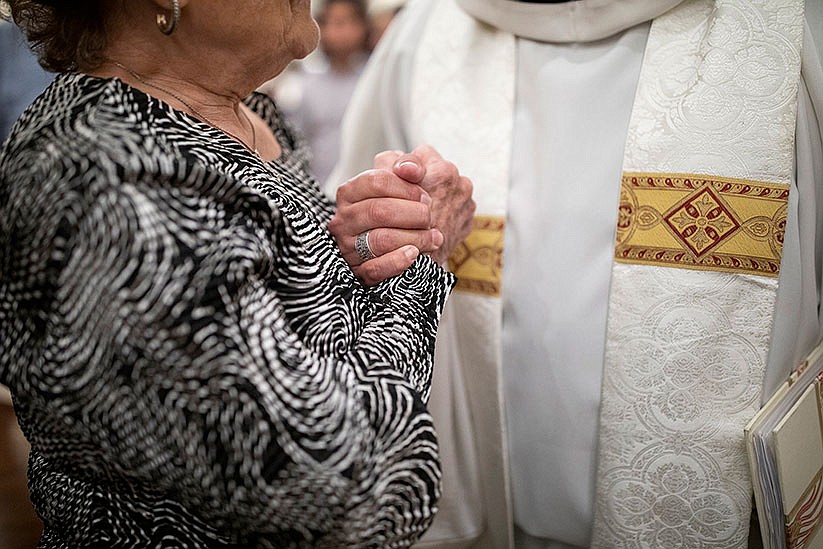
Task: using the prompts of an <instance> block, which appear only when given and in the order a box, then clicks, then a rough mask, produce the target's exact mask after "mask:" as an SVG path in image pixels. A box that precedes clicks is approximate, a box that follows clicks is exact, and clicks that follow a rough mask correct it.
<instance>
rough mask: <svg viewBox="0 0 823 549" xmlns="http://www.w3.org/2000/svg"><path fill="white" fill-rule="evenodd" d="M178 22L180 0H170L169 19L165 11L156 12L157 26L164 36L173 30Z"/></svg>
mask: <svg viewBox="0 0 823 549" xmlns="http://www.w3.org/2000/svg"><path fill="white" fill-rule="evenodd" d="M179 22H180V0H171V21H169V18H168V16H167V15H166V14H165V13H158V14H157V28H159V29H160V32H162V33H163V34H165V35H166V36H168V35H170V34H171V33H173V32H174V29H176V28H177V24H178V23H179Z"/></svg>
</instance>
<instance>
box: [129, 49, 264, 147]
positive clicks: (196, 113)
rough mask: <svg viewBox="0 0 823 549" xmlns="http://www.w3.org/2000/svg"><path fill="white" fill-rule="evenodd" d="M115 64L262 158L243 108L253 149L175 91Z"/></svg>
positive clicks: (254, 133) (254, 131)
mask: <svg viewBox="0 0 823 549" xmlns="http://www.w3.org/2000/svg"><path fill="white" fill-rule="evenodd" d="M113 63H114V65H115V66H117V67H119V68H121V69H123V70H124V71H126V72H127V73H129V74H130V75H131V76H133V77H134V78H135V79H136V80H137V81H139V82H141V83H142V84H145V85H146V86H149V87H150V88H154V89H155V90H158V91H161V92H163V93H165V94H168V95H169V96H171V97H173V98H175V99H176V100H177V101H179V102H180V103H181V104H182V105H183V106H185V107H186V108H187V109H189V110H190V111H191V112H192V114H194V115H195V116H196V117H197V118H199V119H200V120H202V121H203V122H205V123H206V124H208V125H209V126H211V127H213V128H217V129H218V130H220V131H221V132H223V133H225V134H226V135H228V136H229V137H231V138H232V139H234V140H235V141H237V142H238V143H240V144H241V145H243V147H245V148H246V149H248V150H249V151H250V152H252V153H254V154H255V155H257V156H260V152H259V151H258V150H257V131H256V130H255V129H254V123H253V122H252V121H251V119H250V118H249V115H248V114H246V111H244V110H243V107H242V106H240V107H238V109H239V111H240V113H241V114H242V115H243V118H244V119H245V120H246V122H248V124H249V126H251V141H252V143H251V147H249V145H248V144H247V143H246V142H245V141H244V140H242V139H240V137H238V136H237V135H235V134H233V133H232V132H230V131H229V130H227V129H224V128H222V127H220V126H218V125H217V124H215V123H214V122H212V121H211V120H209V118H208V117H207V116H206V115H204V114H203V113H201V112H200V111H198V110H197V109H195V108H194V107H193V106H192V105H191V103H189V102H188V101H186V100H185V99H183V98H182V97H180V96H179V95H178V94H176V93H175V92H173V91H171V90H169V89H167V88H164V87H162V86H158V85H157V84H154V83H152V82H149V81H148V80H146V79H145V78H144V77H143V76H142V75H140V74H139V73H137V72H135V71H133V70H131V69H130V68H128V67H126V66H125V65H123V64H122V63H118V62H117V61H114V62H113Z"/></svg>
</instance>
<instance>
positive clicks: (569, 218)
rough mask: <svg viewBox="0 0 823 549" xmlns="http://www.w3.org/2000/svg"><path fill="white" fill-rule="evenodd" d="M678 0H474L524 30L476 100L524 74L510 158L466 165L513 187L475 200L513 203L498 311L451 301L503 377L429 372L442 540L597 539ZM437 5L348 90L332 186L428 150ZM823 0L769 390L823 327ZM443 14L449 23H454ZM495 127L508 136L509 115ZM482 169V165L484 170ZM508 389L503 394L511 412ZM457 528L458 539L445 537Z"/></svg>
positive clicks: (490, 17) (809, 70)
mask: <svg viewBox="0 0 823 549" xmlns="http://www.w3.org/2000/svg"><path fill="white" fill-rule="evenodd" d="M438 1H446V0H438ZM678 3H679V2H677V1H669V2H657V1H631V0H623V1H617V0H616V1H613V2H604V1H602V0H600V1H594V0H591V1H590V0H580V1H577V2H572V3H569V4H560V5H541V4H525V3H522V4H521V3H516V2H512V1H510V0H474V1H468V0H464V1H463V2H462V5H464V6H465V7H467V8H469V10H470V12H471V14H472V15H473V16H475V17H477V18H479V19H481V20H483V21H484V22H486V23H489V24H491V25H494V26H495V27H498V28H499V29H502V30H501V31H495V30H494V29H492V28H489V29H488V32H497V33H498V34H500V35H501V36H500V39H501V40H506V35H507V34H508V36H511V34H509V33H513V34H514V35H516V36H518V38H517V39H516V50H515V51H516V54H515V58H514V59H512V64H511V67H508V68H506V67H503V68H502V70H501V69H500V68H498V67H490V68H489V70H488V71H486V72H485V73H484V72H483V68H482V67H481V68H478V69H477V75H478V80H477V81H476V82H473V84H474V85H475V86H476V88H477V90H478V94H482V93H485V91H486V90H485V89H484V88H483V87H482V81H481V80H480V78H481V77H486V78H492V77H494V75H495V74H497V73H500V78H502V79H506V78H511V79H512V82H513V84H514V85H513V87H512V89H511V92H510V93H511V95H512V97H511V98H510V99H511V102H512V110H511V114H510V115H509V118H510V130H508V131H510V132H511V135H510V137H509V141H510V143H511V145H512V147H511V152H510V154H509V152H508V151H499V152H498V156H501V157H504V158H503V159H501V160H500V161H499V162H496V163H495V162H489V161H488V159H485V158H484V159H483V162H480V161H478V162H477V163H473V162H468V163H466V162H464V163H462V164H459V165H458V167H459V168H460V169H461V172H463V173H466V174H467V175H469V176H470V177H472V178H473V179H482V178H484V177H486V176H487V174H488V172H493V173H496V171H497V170H504V171H505V174H507V177H506V176H505V175H504V176H503V177H504V178H505V179H507V180H506V181H503V187H505V192H504V193H502V195H501V196H502V198H501V197H500V196H498V197H493V198H488V197H478V204H479V205H480V206H481V208H480V209H479V213H486V214H488V215H501V214H502V215H504V216H505V221H506V223H505V245H504V246H503V248H504V250H505V251H504V253H503V265H504V268H503V273H502V286H503V291H502V294H501V295H500V298H501V299H502V322H500V323H499V325H498V326H491V327H489V326H483V325H482V323H480V322H478V321H477V319H472V318H465V310H466V308H465V307H463V309H462V311H463V312H462V314H463V316H464V317H461V318H455V317H454V314H453V313H452V314H451V315H449V314H448V313H447V316H446V317H445V318H444V324H446V325H448V324H449V323H454V322H462V323H466V322H467V323H472V322H475V323H477V326H473V329H474V330H475V332H476V334H477V340H478V342H484V341H487V340H488V339H489V338H496V339H497V340H498V341H499V354H500V356H501V357H502V361H501V363H500V364H499V365H498V366H499V368H500V369H499V370H498V371H497V372H488V371H484V370H480V371H478V370H475V369H474V368H473V367H474V365H475V362H476V361H474V360H470V358H471V356H470V353H469V360H466V359H465V357H464V360H463V361H462V362H460V361H448V360H447V361H446V362H449V363H452V364H454V363H457V364H460V367H459V368H457V369H445V368H440V369H436V371H435V382H434V385H435V388H434V390H433V394H432V401H431V407H432V411H433V414H434V415H435V422H436V423H437V424H438V429H439V431H440V438H441V445H442V447H443V454H444V502H443V509H441V514H440V516H439V517H438V519H437V521H436V522H435V525H434V526H433V528H432V531H431V532H430V533H429V535H428V536H427V541H428V542H430V543H432V544H433V546H441V547H457V546H460V545H461V543H462V544H463V545H468V544H469V543H470V542H471V541H472V540H474V539H476V538H478V536H481V531H482V537H481V538H480V542H479V544H480V545H482V546H486V547H492V548H497V547H505V546H506V545H507V544H509V543H510V541H509V540H510V535H511V534H510V532H509V531H508V524H509V521H510V520H511V519H510V518H509V513H510V512H512V511H511V509H512V508H513V515H514V521H515V522H516V523H517V525H518V526H519V527H520V528H521V529H523V530H525V531H527V532H529V533H530V534H532V535H533V536H535V537H539V538H544V539H546V540H555V541H557V542H560V543H563V544H567V545H577V546H584V545H587V544H588V543H589V542H590V536H591V523H592V515H593V509H592V507H593V496H594V486H595V471H596V466H597V465H596V455H597V450H596V445H597V425H598V411H599V406H600V391H601V381H602V377H601V373H602V368H603V360H604V358H603V357H604V353H605V338H606V318H607V304H608V296H609V287H610V281H611V268H612V258H613V256H614V229H615V226H616V223H617V213H618V208H617V206H618V200H619V193H620V188H619V184H618V183H616V181H617V182H619V180H620V174H621V169H622V167H623V157H624V154H623V153H624V148H625V145H626V131H627V126H628V124H629V118H630V114H631V110H632V105H633V100H634V95H635V90H636V88H637V81H638V77H639V74H640V70H641V65H642V60H643V54H644V50H645V45H646V38H647V35H648V31H649V20H650V19H652V18H654V17H656V16H658V15H660V14H661V13H662V12H663V11H665V10H666V9H668V8H671V7H672V6H674V5H675V4H678ZM435 4H436V2H435V1H434V0H420V1H417V2H412V3H411V4H410V5H409V6H408V7H407V9H406V12H405V13H404V14H403V15H402V16H401V18H400V19H399V20H398V21H396V23H395V24H394V27H393V28H392V29H391V31H390V33H389V34H388V35H387V36H386V38H385V42H384V43H382V44H381V46H380V47H379V49H378V51H377V52H376V53H375V54H374V57H373V59H372V61H371V64H370V66H369V67H368V68H367V70H366V73H365V75H364V79H363V81H362V83H361V85H360V87H359V89H358V91H357V92H356V93H355V97H354V98H353V100H352V104H351V108H350V112H349V115H348V118H347V121H346V125H345V127H344V147H343V151H342V161H341V165H340V166H338V170H336V172H335V174H334V175H333V177H332V178H331V180H330V185H332V186H333V185H334V184H335V183H339V182H341V181H344V180H345V178H346V177H349V176H351V175H353V174H355V173H357V172H358V171H360V170H362V169H366V168H368V167H370V166H371V157H372V156H373V154H374V153H376V152H378V151H380V150H384V149H403V150H410V149H412V148H413V147H415V146H417V145H419V144H420V143H419V142H416V139H417V137H418V136H417V135H415V134H416V133H417V128H418V125H419V124H420V120H418V119H417V118H418V113H416V112H415V111H414V108H413V106H412V105H411V102H412V99H411V96H412V93H413V91H412V90H414V89H417V90H418V92H416V93H419V90H420V86H421V85H425V82H422V83H421V82H416V81H415V80H414V77H415V63H416V62H417V61H418V59H417V55H418V52H417V46H418V43H419V42H420V40H421V37H422V36H424V35H425V33H426V32H427V30H430V29H431V27H430V25H434V24H436V22H432V21H430V17H429V15H430V13H431V12H432V11H433V9H434V8H433V6H434V5H435ZM822 4H823V3H820V2H818V1H817V0H810V1H807V7H806V9H807V20H808V21H809V23H810V25H809V28H810V30H807V37H806V41H805V43H804V50H803V64H802V70H803V72H802V78H803V81H802V84H801V89H800V93H799V100H798V110H799V114H798V124H797V126H798V133H797V153H796V171H795V175H796V178H795V179H796V181H795V189H794V190H793V193H792V194H791V195H790V203H789V211H788V221H787V226H786V234H785V245H784V250H783V259H782V269H781V274H780V289H779V291H778V296H777V303H776V306H775V309H776V313H775V316H774V327H773V330H772V338H771V339H772V341H771V346H770V354H769V360H768V364H767V367H766V377H765V381H764V390H763V398H766V397H767V396H768V395H769V394H770V393H771V392H772V391H773V390H774V388H775V387H776V386H777V384H778V383H779V382H780V381H781V380H782V379H783V378H784V377H785V375H786V374H787V373H788V370H789V369H790V368H791V366H792V364H793V363H794V362H795V361H796V360H797V359H798V358H800V357H801V356H802V355H803V354H804V353H805V352H806V351H808V350H809V349H810V348H811V346H812V345H813V344H814V343H815V342H816V341H817V340H818V339H819V338H820V336H821V333H822V332H821V325H822V324H821V318H820V310H819V304H820V296H821V271H823V261H821V258H822V257H823V184H821V181H823V145H821V137H820V128H821V123H820V121H819V119H818V118H819V117H820V116H821V114H823V70H821V67H820V61H819V59H820V58H821V56H820V49H821V48H820V45H821V44H823V32H822V31H823V5H822ZM586 8H590V9H588V10H587V9H586ZM441 26H442V28H448V22H446V23H444V24H442V25H441ZM448 54H449V52H448V51H445V50H444V51H443V52H442V55H444V56H446V55H448ZM507 70H508V71H510V72H511V73H512V74H511V75H507V74H506V72H507ZM494 71H497V72H494ZM501 89H503V90H504V91H503V95H506V93H508V92H506V88H505V87H504V88H501ZM431 93H438V90H437V89H434V88H433V89H432V90H431ZM500 103H501V105H502V104H503V103H505V98H504V100H501V102H500ZM460 108H461V105H459V104H456V105H454V109H460ZM815 113H816V115H815ZM500 115H501V113H500V111H495V110H491V111H490V112H488V113H481V114H480V115H479V116H482V117H484V118H482V120H481V122H486V121H487V120H488V124H489V125H492V126H493V125H495V124H498V125H499V124H500V121H499V120H498V118H499V117H500ZM427 122H428V123H437V121H427ZM450 122H451V121H450V120H445V119H444V120H443V121H442V124H443V125H444V126H446V127H448V125H449V123H450ZM512 122H513V123H512ZM498 131H500V132H505V131H507V130H506V127H505V125H503V126H500V129H499V130H498ZM483 137H484V136H478V135H474V134H472V133H466V134H465V135H462V136H461V138H463V139H465V140H467V141H469V142H473V140H477V141H478V148H479V149H480V150H481V151H483V152H482V153H478V154H483V155H484V156H485V155H486V153H485V151H486V150H490V147H491V146H492V145H493V142H492V143H491V144H490V145H484V143H483ZM486 137H487V136H486ZM435 145H437V144H436V143H435ZM478 165H482V166H483V170H482V173H477V170H478ZM501 201H502V204H500V202H501ZM495 202H497V203H498V204H495ZM490 234H492V232H491V231H490ZM465 301H468V302H469V305H468V306H469V307H471V306H475V307H477V310H478V315H477V318H483V314H484V313H487V309H488V307H489V305H488V303H487V302H486V300H485V299H484V298H483V297H477V296H470V297H466V298H465ZM462 305H466V303H462ZM454 345H455V343H454V342H453V341H451V342H450V341H442V340H441V341H439V342H438V354H440V355H441V356H442V355H444V354H445V355H449V354H454V353H455V350H454V349H453V347H454ZM478 347H481V345H478ZM496 397H497V398H498V400H499V398H500V397H505V398H504V400H505V412H506V416H507V418H506V420H505V423H501V422H502V421H503V418H502V414H501V413H500V412H501V408H500V406H501V403H500V402H499V401H498V402H495V398H496ZM495 420H497V421H498V423H497V424H495V425H492V422H494V421H495ZM506 427H507V428H506ZM506 438H508V440H506ZM495 441H497V444H495ZM503 447H507V449H508V451H507V452H505V453H503V455H499V456H498V455H491V454H492V453H494V452H495V451H496V450H500V449H502V448H503ZM509 490H510V492H509ZM449 539H450V540H451V541H453V542H455V543H451V544H447V543H446V540H449ZM464 542H465V543H464ZM548 543H549V542H548V541H547V542H546V544H545V545H537V546H549V545H548ZM480 545H478V546H480Z"/></svg>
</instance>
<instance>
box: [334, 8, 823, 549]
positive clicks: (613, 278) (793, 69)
mask: <svg viewBox="0 0 823 549" xmlns="http://www.w3.org/2000/svg"><path fill="white" fill-rule="evenodd" d="M821 58H823V2H820V1H818V0H806V1H805V2H804V1H803V0H573V1H567V2H563V1H543V2H539V1H528V2H527V1H517V0H413V1H412V2H410V3H409V4H407V6H406V8H405V9H404V12H403V13H401V15H400V16H399V17H398V19H396V21H395V24H394V25H393V26H392V28H391V29H390V30H389V32H388V33H387V35H386V36H385V37H384V39H383V41H382V42H381V44H380V46H379V47H378V49H377V51H376V52H375V53H374V54H373V58H372V61H371V63H370V65H369V67H368V68H367V69H366V72H365V74H364V77H363V80H362V81H361V83H360V86H359V88H358V90H357V91H356V93H355V96H354V98H353V99H352V102H351V104H350V109H349V112H348V115H347V118H346V121H345V123H344V132H343V143H344V145H343V149H342V160H341V163H340V164H339V165H338V168H337V170H336V171H335V173H334V174H333V176H332V177H331V179H330V187H333V186H334V183H333V182H341V181H345V180H346V178H347V177H349V176H351V175H353V174H355V173H357V172H359V171H361V170H363V169H365V168H368V167H371V165H372V154H374V153H376V152H378V151H381V150H384V149H387V148H390V149H397V150H403V151H408V150H411V149H413V148H414V147H416V146H418V145H420V144H423V143H427V144H431V145H433V146H434V147H435V148H436V149H437V150H438V151H440V152H441V153H442V154H443V156H444V157H447V158H449V159H451V160H453V161H454V162H455V164H456V165H457V166H458V167H459V169H460V171H461V172H462V173H465V174H466V175H467V176H469V177H470V178H471V179H472V181H473V182H474V185H475V200H476V202H477V217H476V219H475V223H474V232H473V233H472V235H471V236H470V237H469V238H468V239H467V240H466V241H465V242H464V243H463V245H462V246H461V247H460V249H459V250H458V251H457V252H456V253H455V254H454V255H453V256H452V257H451V258H450V267H451V268H452V270H453V271H454V272H455V273H456V274H457V275H458V277H459V279H460V282H459V285H458V289H457V292H456V295H455V296H454V297H453V298H452V299H451V301H450V303H449V307H448V310H447V312H446V314H445V316H444V319H443V323H442V324H441V331H440V333H439V336H438V337H439V339H438V344H437V356H436V364H437V365H436V368H435V380H434V383H433V392H432V399H431V407H432V412H433V414H434V416H435V423H436V425H437V427H438V432H439V437H440V443H441V451H442V456H443V462H444V464H443V465H444V469H443V470H444V479H443V489H444V496H443V501H442V504H441V510H440V515H439V516H438V519H437V521H436V522H435V524H434V526H433V528H432V530H431V531H430V532H429V534H428V536H427V538H426V540H425V541H426V545H423V546H428V547H441V548H456V547H487V548H494V549H498V548H505V547H512V546H516V547H518V548H520V547H523V548H556V547H602V548H612V547H621V548H622V547H700V548H708V547H717V548H734V547H746V546H747V545H748V543H749V534H750V522H751V516H752V503H751V501H752V499H751V481H750V477H749V473H748V464H747V461H746V455H745V451H744V447H743V427H744V426H745V424H746V422H747V421H748V420H749V419H750V418H751V417H752V416H753V414H754V413H755V412H756V411H757V409H758V408H759V407H760V406H761V404H762V403H763V402H764V401H765V400H766V399H768V397H769V396H770V394H771V393H772V392H773V391H774V390H775V389H776V387H777V386H778V385H779V384H780V383H781V382H782V381H783V380H784V378H785V377H786V376H787V375H788V373H789V372H790V371H791V369H792V368H793V367H794V366H795V365H796V364H797V363H798V361H799V360H801V359H802V358H803V356H804V355H805V354H806V353H807V352H808V351H809V350H810V349H811V348H813V347H814V346H815V345H816V344H817V343H818V341H819V340H820V339H821V336H822V335H823V319H822V318H821V307H820V305H821V284H822V280H821V279H822V278H823V144H821V128H823V123H822V122H821V116H823V68H822V67H821ZM751 534H752V536H754V537H756V536H757V534H758V533H757V532H756V531H752V532H751Z"/></svg>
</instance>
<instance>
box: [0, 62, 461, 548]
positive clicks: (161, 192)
mask: <svg viewBox="0 0 823 549" xmlns="http://www.w3.org/2000/svg"><path fill="white" fill-rule="evenodd" d="M248 104H249V105H250V106H251V107H252V108H253V109H255V111H256V112H258V113H259V114H260V115H261V116H263V117H264V119H266V120H267V121H269V123H270V124H271V125H272V127H273V128H274V129H275V131H276V134H277V137H278V139H279V141H280V143H281V146H282V147H283V151H284V152H283V157H282V158H281V159H279V160H278V161H275V162H269V163H264V162H261V161H260V160H259V159H257V158H256V157H255V156H254V155H252V154H250V153H249V152H247V151H246V150H245V149H244V148H243V147H242V146H241V145H239V144H238V143H237V142H235V141H233V140H232V139H230V138H228V137H226V136H225V135H224V134H222V133H221V132H219V131H217V130H215V129H213V128H211V127H208V126H206V125H204V124H202V123H200V122H198V121H197V120H196V119H194V118H192V117H190V116H188V115H186V114H185V113H182V112H179V111H176V110H174V109H172V108H171V107H169V106H168V105H166V104H165V103H162V102H160V101H157V100H155V99H153V98H151V97H150V96H147V95H146V94H144V93H142V92H140V91H138V90H135V89H133V88H131V87H129V86H127V85H126V84H124V83H123V82H122V81H120V80H117V79H98V78H93V77H89V76H84V75H63V76H60V77H58V78H57V79H56V81H55V82H54V84H53V85H52V86H51V87H50V88H49V89H48V90H47V91H46V92H45V94H44V95H43V96H41V97H40V98H39V99H38V100H37V101H36V102H35V104H34V105H33V106H32V108H30V109H29V111H27V113H26V114H25V115H24V116H23V118H22V119H21V120H20V122H19V123H18V125H17V126H16V128H15V130H14V131H13V133H12V135H11V137H10V138H9V140H8V141H7V142H6V143H5V145H4V148H3V151H2V156H0V383H3V384H6V385H8V386H9V387H10V388H11V390H12V392H13V395H14V399H15V408H16V411H17V414H18V418H19V421H20V424H21V426H22V428H23V431H24V433H25V434H26V437H27V438H28V440H29V441H30V442H31V445H32V451H31V458H30V464H29V465H30V471H29V479H30V480H29V484H30V490H31V496H32V501H33V503H34V505H35V507H36V509H37V511H38V513H39V515H40V517H41V518H42V519H43V522H44V524H45V533H44V535H43V538H42V541H41V546H42V547H48V548H51V547H55V548H56V547H61V548H63V547H65V548H76V547H129V548H131V547H198V548H200V547H406V546H409V545H411V544H412V543H413V542H414V541H415V540H416V539H417V538H418V537H419V536H420V535H421V534H422V532H423V531H424V530H425V529H426V528H427V526H428V525H429V523H430V521H431V520H432V516H433V513H434V512H435V509H436V502H437V499H438V495H439V481H440V469H439V463H438V458H437V443H436V438H435V433H434V430H433V428H432V424H431V418H430V416H429V415H428V413H427V412H426V409H425V405H424V402H425V400H426V398H427V395H428V392H429V383H430V376H431V370H432V355H433V347H434V336H435V332H436V327H437V321H438V319H439V315H440V312H441V310H442V306H443V304H444V301H445V299H446V296H447V294H448V292H449V291H450V288H451V286H452V285H453V277H452V275H450V274H448V273H446V272H445V271H443V270H442V269H441V268H440V267H439V266H437V265H436V264H435V263H434V262H432V261H431V260H430V259H428V258H420V259H419V260H418V261H417V262H416V263H415V264H414V265H413V266H412V268H410V269H409V270H408V271H407V272H406V273H405V274H403V275H401V276H399V277H396V278H394V279H391V280H389V281H386V282H384V283H382V284H380V285H378V286H377V287H374V288H366V287H364V286H363V285H362V284H360V283H359V282H358V280H357V279H356V278H355V277H354V276H353V274H352V272H351V270H350V269H349V268H348V266H347V265H346V263H345V261H344V260H343V258H342V257H341V255H340V253H339V251H338V250H337V248H336V246H335V244H334V242H333V240H332V238H331V237H330V235H329V234H328V232H327V230H326V224H327V222H328V220H329V219H330V216H331V215H332V207H331V205H330V204H328V203H327V201H326V200H325V199H324V198H323V196H322V195H321V194H320V193H319V192H318V190H317V188H316V185H315V183H314V182H313V181H312V180H311V178H310V177H309V176H308V175H307V171H306V166H305V153H304V151H305V147H304V146H303V144H302V143H300V142H299V141H298V140H296V139H295V138H294V135H293V134H292V133H291V132H290V131H288V130H287V129H285V128H284V127H283V124H282V123H281V121H280V119H279V118H278V116H277V113H276V111H275V108H274V106H273V104H271V103H270V102H269V101H268V100H267V99H265V98H264V97H262V96H253V97H252V98H250V99H249V101H248Z"/></svg>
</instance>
